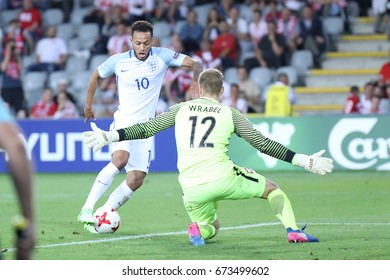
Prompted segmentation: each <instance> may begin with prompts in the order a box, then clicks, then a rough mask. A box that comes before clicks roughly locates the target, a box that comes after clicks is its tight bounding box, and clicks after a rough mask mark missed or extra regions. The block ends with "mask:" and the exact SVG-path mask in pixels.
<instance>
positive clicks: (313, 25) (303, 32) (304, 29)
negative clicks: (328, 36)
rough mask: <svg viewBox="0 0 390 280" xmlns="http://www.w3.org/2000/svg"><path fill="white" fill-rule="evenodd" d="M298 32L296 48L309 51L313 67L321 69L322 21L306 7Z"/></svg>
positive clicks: (323, 37)
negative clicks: (311, 55)
mask: <svg viewBox="0 0 390 280" xmlns="http://www.w3.org/2000/svg"><path fill="white" fill-rule="evenodd" d="M299 30H300V33H299V36H298V38H297V41H296V44H297V48H298V49H306V50H310V51H311V53H312V54H313V59H314V67H315V68H321V59H322V55H323V54H324V52H325V49H326V45H325V36H324V30H323V26H322V20H321V19H320V18H319V17H317V16H315V15H314V14H313V10H312V8H311V7H310V6H308V5H307V6H305V7H304V8H303V11H302V18H301V19H300V20H299Z"/></svg>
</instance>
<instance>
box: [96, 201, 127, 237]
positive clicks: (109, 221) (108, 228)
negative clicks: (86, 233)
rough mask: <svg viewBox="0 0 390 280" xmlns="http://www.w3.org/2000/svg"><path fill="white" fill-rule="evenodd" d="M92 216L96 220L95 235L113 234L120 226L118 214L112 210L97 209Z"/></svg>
mask: <svg viewBox="0 0 390 280" xmlns="http://www.w3.org/2000/svg"><path fill="white" fill-rule="evenodd" d="M93 216H94V217H95V219H96V222H95V230H96V232H97V233H99V234H100V233H113V232H115V231H117V230H118V228H119V226H120V224H121V218H120V216H119V213H118V212H117V211H115V210H114V209H107V208H103V207H101V208H99V209H97V210H96V211H95V214H93Z"/></svg>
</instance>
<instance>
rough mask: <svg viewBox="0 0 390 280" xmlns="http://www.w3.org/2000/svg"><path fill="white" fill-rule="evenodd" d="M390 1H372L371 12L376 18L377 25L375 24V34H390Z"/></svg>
mask: <svg viewBox="0 0 390 280" xmlns="http://www.w3.org/2000/svg"><path fill="white" fill-rule="evenodd" d="M387 3H388V1H386V0H372V6H371V10H372V13H373V15H374V16H375V24H374V32H375V33H384V32H386V31H387V32H389V31H388V30H387V25H388V22H389V20H388V11H390V9H387V7H386V4H387Z"/></svg>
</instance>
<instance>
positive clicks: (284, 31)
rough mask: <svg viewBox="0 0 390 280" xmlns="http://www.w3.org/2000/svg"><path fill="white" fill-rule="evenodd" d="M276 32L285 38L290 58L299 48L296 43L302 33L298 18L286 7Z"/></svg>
mask: <svg viewBox="0 0 390 280" xmlns="http://www.w3.org/2000/svg"><path fill="white" fill-rule="evenodd" d="M276 30H277V32H278V33H279V34H281V35H283V36H284V38H285V40H286V45H287V48H288V56H289V58H290V56H291V55H292V53H293V52H294V51H295V50H296V48H297V47H296V45H295V42H296V41H297V38H298V36H299V33H300V31H299V21H298V19H297V17H296V16H295V15H294V14H292V13H291V11H290V9H288V8H287V7H284V8H283V10H282V16H281V18H280V19H278V21H277V27H276Z"/></svg>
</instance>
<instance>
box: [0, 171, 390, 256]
mask: <svg viewBox="0 0 390 280" xmlns="http://www.w3.org/2000/svg"><path fill="white" fill-rule="evenodd" d="M263 174H264V175H265V176H267V177H268V178H270V179H271V180H272V181H274V182H276V183H278V184H279V186H280V187H281V188H282V189H283V190H284V191H285V192H286V194H287V195H288V196H289V198H290V200H291V202H292V205H293V208H294V211H295V215H296V218H297V223H298V225H300V226H303V225H304V224H307V225H308V227H307V232H309V233H310V234H312V235H314V236H316V237H318V238H319V239H320V242H319V243H310V244H289V243H288V242H287V238H286V233H285V230H284V228H283V226H282V225H281V224H280V223H279V220H277V219H276V218H275V217H274V216H273V214H272V212H271V210H270V207H269V204H268V202H267V201H265V200H262V199H253V200H241V201H223V202H221V203H220V207H219V212H218V214H219V219H220V223H221V231H220V233H219V235H218V236H217V237H216V238H214V239H212V240H210V241H209V242H208V244H207V245H206V246H203V247H191V246H190V245H189V243H188V236H187V232H186V228H187V224H188V223H189V219H188V216H187V213H186V212H185V210H184V207H183V205H182V200H181V189H180V186H179V184H178V181H177V174H176V173H151V174H149V175H148V176H147V177H146V180H145V183H144V185H143V186H142V187H141V188H140V189H139V190H138V191H137V192H136V193H135V194H134V195H133V196H132V197H131V198H130V200H129V201H128V202H127V203H126V204H125V205H124V206H123V207H122V208H120V209H119V211H118V212H119V214H120V216H121V222H122V223H121V226H120V228H119V230H118V231H117V232H116V233H114V234H105V235H93V234H90V233H88V232H86V231H84V230H83V227H82V225H81V224H80V223H78V222H77V221H76V218H77V215H78V213H79V211H80V208H81V207H82V205H83V203H84V201H85V199H86V197H87V194H88V192H89V190H90V188H91V184H92V182H93V181H94V179H95V176H96V174H95V173H93V174H92V173H87V174H36V178H35V183H36V189H35V202H36V217H37V238H38V243H37V247H36V250H35V252H34V259H36V260H109V259H111V260H203V259H204V260H389V259H390V239H389V232H390V215H389V213H390V206H389V205H390V204H389V197H390V183H389V182H390V172H376V171H360V172H359V171H353V172H352V171H344V172H340V171H336V172H334V173H333V174H330V175H327V176H318V175H314V174H311V173H306V172H302V171H298V172H268V173H263ZM123 178H124V174H120V175H119V176H117V177H116V178H115V180H114V183H113V185H112V186H111V187H110V188H109V189H108V191H107V192H106V193H105V194H104V196H103V197H102V198H101V199H100V200H99V202H98V204H97V207H99V206H101V205H102V204H103V202H104V201H105V200H106V198H107V197H108V195H109V193H111V191H112V190H113V189H114V187H116V186H117V185H118V184H119V183H120V182H121V180H123ZM0 181H1V182H2V184H1V193H0V209H1V217H2V219H1V220H2V222H1V227H0V245H1V248H2V249H1V250H2V258H3V259H5V260H12V259H13V258H14V255H13V238H14V235H13V231H12V228H11V226H10V220H11V218H12V216H13V215H15V214H16V213H17V212H18V211H17V204H16V203H15V201H16V200H15V194H14V190H13V188H12V187H11V183H10V179H9V177H8V176H7V175H6V174H0Z"/></svg>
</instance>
